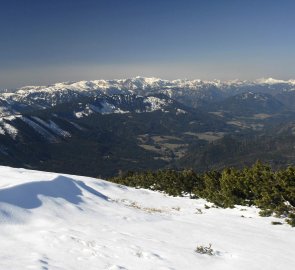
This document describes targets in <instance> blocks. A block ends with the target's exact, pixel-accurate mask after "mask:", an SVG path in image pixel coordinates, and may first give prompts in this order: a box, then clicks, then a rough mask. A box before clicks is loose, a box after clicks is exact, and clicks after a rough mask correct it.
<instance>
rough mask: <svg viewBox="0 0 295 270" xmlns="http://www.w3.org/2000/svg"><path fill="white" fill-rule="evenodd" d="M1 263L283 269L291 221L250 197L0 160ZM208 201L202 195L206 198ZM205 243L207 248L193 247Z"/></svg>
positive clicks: (288, 260)
mask: <svg viewBox="0 0 295 270" xmlns="http://www.w3.org/2000/svg"><path fill="white" fill-rule="evenodd" d="M0 179H1V181H0V237H1V245H0V253H1V260H0V268H1V269H14V270H18V269H51V270H57V269H58V270H66V269H71V270H76V269H77V270H80V269H89V270H92V269H128V270H135V269H136V270H137V269H170V270H171V269H181V270H191V269H207V270H211V269H212V270H213V269H214V270H216V269H226V270H236V269H239V270H249V269H251V270H260V269H273V270H275V269H285V270H291V269H294V266H295V258H294V256H293V253H294V247H295V238H294V237H292V235H293V234H294V229H293V228H291V227H290V226H288V225H286V224H285V225H281V226H274V225H271V224H270V222H271V221H272V220H277V219H276V218H274V217H270V218H263V217H260V216H259V215H258V211H259V209H256V208H255V207H251V208H250V207H241V206H237V207H236V208H235V209H217V208H210V209H206V208H205V203H207V202H206V201H204V200H201V199H198V200H190V199H189V198H178V197H169V196H166V195H164V194H161V193H157V192H153V191H148V190H143V189H133V188H128V187H125V186H120V185H115V184H112V183H109V182H106V181H103V180H98V179H93V178H88V177H82V176H73V175H61V174H54V173H46V172H39V171H29V170H24V169H13V168H9V167H0ZM207 204H208V203H207ZM209 243H211V244H212V248H213V250H214V256H208V255H204V254H198V253H196V252H195V249H196V247H197V246H200V245H203V246H208V244H209Z"/></svg>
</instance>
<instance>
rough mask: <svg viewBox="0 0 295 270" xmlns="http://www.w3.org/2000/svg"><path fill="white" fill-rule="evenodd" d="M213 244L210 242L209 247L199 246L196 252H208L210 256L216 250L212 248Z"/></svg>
mask: <svg viewBox="0 0 295 270" xmlns="http://www.w3.org/2000/svg"><path fill="white" fill-rule="evenodd" d="M211 246H212V244H209V246H208V247H206V246H197V248H196V249H195V252H196V253H199V254H207V255H209V256H213V255H214V251H213V249H212V248H211Z"/></svg>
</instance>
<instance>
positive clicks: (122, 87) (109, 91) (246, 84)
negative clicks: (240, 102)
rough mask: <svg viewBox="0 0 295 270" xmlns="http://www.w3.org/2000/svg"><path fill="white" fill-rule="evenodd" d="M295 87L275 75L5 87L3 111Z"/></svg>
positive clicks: (195, 101)
mask: <svg viewBox="0 0 295 270" xmlns="http://www.w3.org/2000/svg"><path fill="white" fill-rule="evenodd" d="M294 90H295V80H288V81H283V80H275V79H272V78H268V79H259V80H256V81H253V82H251V81H240V80H233V81H225V82H222V81H218V80H214V81H202V80H172V81H169V80H162V79H159V78H144V77H136V78H131V79H119V80H94V81H79V82H64V83H56V84H52V85H49V86H26V87H21V88H19V89H15V90H3V91H2V93H1V94H0V114H1V115H2V116H4V115H11V114H14V113H17V112H23V111H26V110H31V109H42V108H48V107H52V106H55V105H57V104H61V103H66V102H70V101H72V100H74V99H78V98H81V97H93V96H99V95H105V96H113V95H138V96H148V95H153V94H165V95H167V96H169V97H170V98H172V99H175V100H178V101H180V102H182V103H184V104H186V105H189V106H192V107H198V106H200V105H203V104H204V103H205V104H206V103H208V102H215V101H220V100H222V99H224V98H226V97H229V96H233V95H236V94H239V93H243V92H248V91H252V92H263V93H269V94H272V95H278V94H282V93H285V92H292V91H294ZM294 92H295V91H294ZM152 107H154V105H152ZM114 111H116V110H114Z"/></svg>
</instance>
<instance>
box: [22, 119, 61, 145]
mask: <svg viewBox="0 0 295 270" xmlns="http://www.w3.org/2000/svg"><path fill="white" fill-rule="evenodd" d="M20 119H21V120H22V121H23V122H25V123H26V124H27V125H29V126H30V127H32V128H33V129H34V130H35V131H36V132H37V133H39V134H40V135H41V136H42V137H43V138H44V139H45V140H47V141H49V142H51V143H55V142H57V141H58V139H57V138H56V137H55V136H54V135H52V134H51V133H50V132H49V131H47V130H46V129H45V128H43V127H42V126H41V125H40V124H37V123H36V122H34V121H32V120H31V119H29V118H28V117H25V116H21V117H20Z"/></svg>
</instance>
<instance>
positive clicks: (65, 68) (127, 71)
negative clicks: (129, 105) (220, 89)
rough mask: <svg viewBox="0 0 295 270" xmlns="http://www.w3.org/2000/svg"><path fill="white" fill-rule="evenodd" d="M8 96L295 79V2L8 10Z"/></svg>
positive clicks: (4, 38) (111, 0)
mask: <svg viewBox="0 0 295 270" xmlns="http://www.w3.org/2000/svg"><path fill="white" fill-rule="evenodd" d="M1 7H2V8H1V11H0V12H1V16H0V34H1V43H0V89H5V88H8V89H10V88H17V87H21V86H25V85H48V84H52V83H55V82H63V81H80V80H94V79H115V78H119V79H120V78H130V77H135V76H138V75H139V76H143V77H151V76H154V77H160V78H163V79H169V80H171V79H178V78H180V79H185V78H187V79H201V80H213V79H218V80H234V79H241V80H255V79H258V78H268V77H273V78H276V79H284V80H288V79H292V78H294V77H295V50H294V45H293V44H295V35H294V25H295V17H294V16H293V10H294V8H295V2H294V1H291V0H285V1H284V2H277V1H266V0H261V1H256V2H249V1H247V2H246V1H237V0H227V1H217V0H210V1H202V0H187V1H185V3H184V2H181V1H177V0H169V1H168V0H161V1H153V0H150V1H147V0H142V1H135V0H126V1H120V0H108V1H107V0H99V1H97V0H85V1H78V0H72V1H70V3H69V2H68V1H61V0H52V1H38V0H31V1H23V0H10V1H4V2H3V3H2V6H1Z"/></svg>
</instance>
